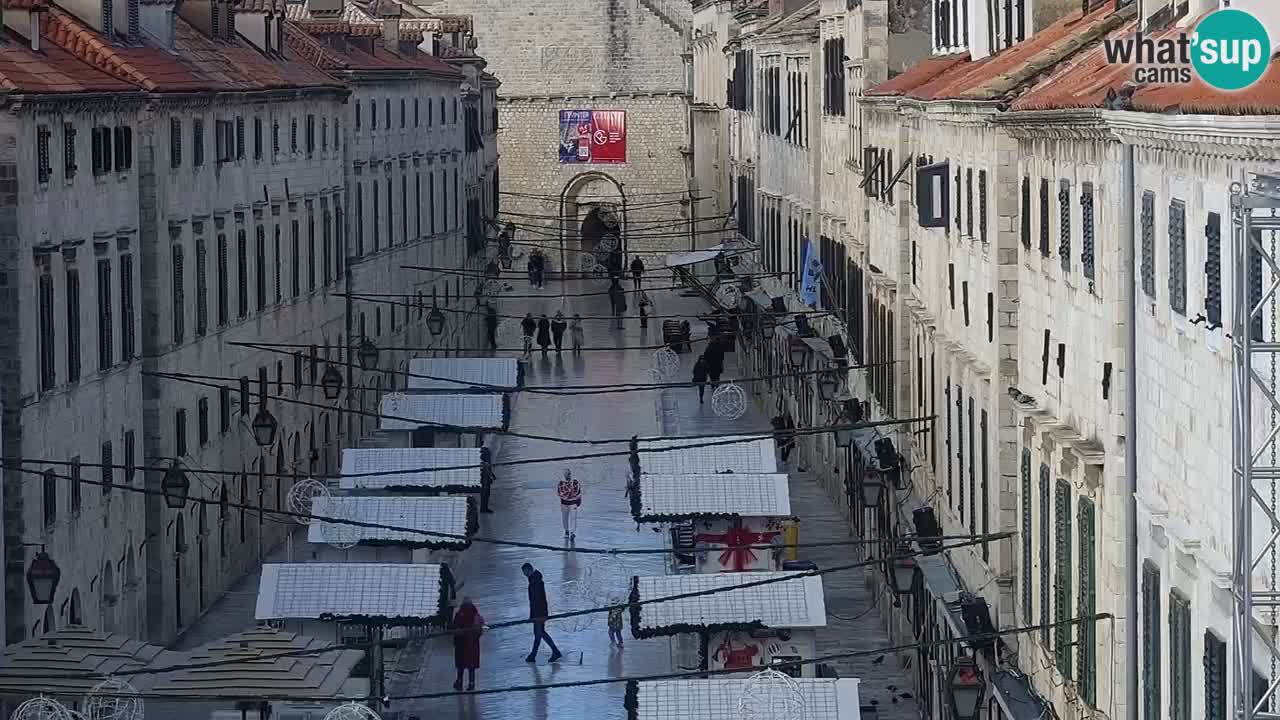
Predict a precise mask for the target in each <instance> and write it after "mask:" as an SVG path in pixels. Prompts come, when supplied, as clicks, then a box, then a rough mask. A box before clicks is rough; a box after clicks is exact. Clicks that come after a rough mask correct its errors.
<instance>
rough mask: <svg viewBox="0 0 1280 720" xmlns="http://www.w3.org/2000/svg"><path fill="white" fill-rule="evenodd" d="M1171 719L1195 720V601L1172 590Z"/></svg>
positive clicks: (1170, 646)
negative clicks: (1193, 675) (1193, 647)
mask: <svg viewBox="0 0 1280 720" xmlns="http://www.w3.org/2000/svg"><path fill="white" fill-rule="evenodd" d="M1169 720H1191V601H1190V600H1187V599H1186V598H1184V597H1183V596H1182V595H1181V594H1180V593H1178V592H1177V591H1176V590H1175V591H1172V592H1170V593H1169Z"/></svg>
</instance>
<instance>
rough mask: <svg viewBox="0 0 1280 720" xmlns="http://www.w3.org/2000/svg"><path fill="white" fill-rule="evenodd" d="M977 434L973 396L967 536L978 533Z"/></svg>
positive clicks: (971, 406) (970, 408) (970, 425)
mask: <svg viewBox="0 0 1280 720" xmlns="http://www.w3.org/2000/svg"><path fill="white" fill-rule="evenodd" d="M977 437H978V433H977V432H976V428H975V427H974V407H973V396H970V397H969V534H970V535H976V534H977V532H978V471H977V464H978V453H977V443H978V441H977Z"/></svg>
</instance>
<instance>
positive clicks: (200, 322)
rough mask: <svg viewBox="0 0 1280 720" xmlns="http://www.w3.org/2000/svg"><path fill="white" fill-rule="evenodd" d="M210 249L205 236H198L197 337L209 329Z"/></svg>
mask: <svg viewBox="0 0 1280 720" xmlns="http://www.w3.org/2000/svg"><path fill="white" fill-rule="evenodd" d="M208 254H209V250H208V248H207V247H205V242H204V237H197V238H196V337H203V336H204V334H205V332H207V331H208V329H209V275H208V266H209V258H208Z"/></svg>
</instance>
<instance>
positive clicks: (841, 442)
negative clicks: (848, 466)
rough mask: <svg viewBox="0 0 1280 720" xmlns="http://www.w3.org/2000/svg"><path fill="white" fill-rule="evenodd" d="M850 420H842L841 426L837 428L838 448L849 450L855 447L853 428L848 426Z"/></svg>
mask: <svg viewBox="0 0 1280 720" xmlns="http://www.w3.org/2000/svg"><path fill="white" fill-rule="evenodd" d="M847 423H848V419H847V418H842V419H841V421H840V425H838V426H836V429H835V436H836V447H838V448H844V449H848V448H850V447H852V446H853V428H851V427H849V426H848V425H847Z"/></svg>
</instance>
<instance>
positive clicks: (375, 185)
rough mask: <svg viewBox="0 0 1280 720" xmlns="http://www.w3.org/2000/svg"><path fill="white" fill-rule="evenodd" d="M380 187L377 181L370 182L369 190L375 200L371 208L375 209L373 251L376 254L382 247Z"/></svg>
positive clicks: (371, 203) (372, 201)
mask: <svg viewBox="0 0 1280 720" xmlns="http://www.w3.org/2000/svg"><path fill="white" fill-rule="evenodd" d="M378 187H379V185H378V181H377V180H371V181H370V182H369V188H370V190H371V192H372V193H373V198H372V200H371V202H370V207H372V208H373V251H374V252H378V247H379V245H380V241H379V237H378V229H379V228H378V206H379V204H380V203H379V202H378Z"/></svg>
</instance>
